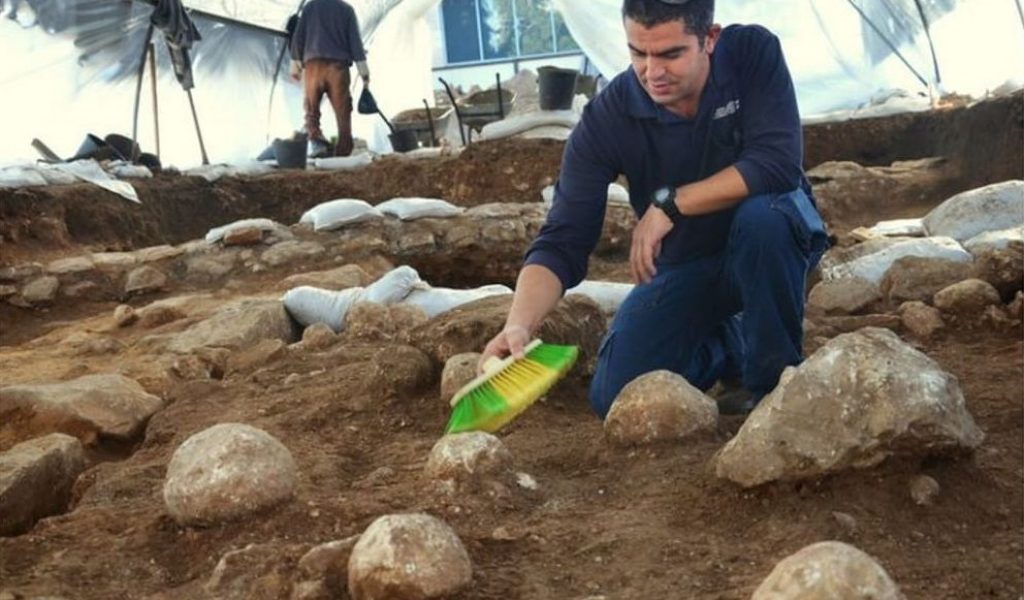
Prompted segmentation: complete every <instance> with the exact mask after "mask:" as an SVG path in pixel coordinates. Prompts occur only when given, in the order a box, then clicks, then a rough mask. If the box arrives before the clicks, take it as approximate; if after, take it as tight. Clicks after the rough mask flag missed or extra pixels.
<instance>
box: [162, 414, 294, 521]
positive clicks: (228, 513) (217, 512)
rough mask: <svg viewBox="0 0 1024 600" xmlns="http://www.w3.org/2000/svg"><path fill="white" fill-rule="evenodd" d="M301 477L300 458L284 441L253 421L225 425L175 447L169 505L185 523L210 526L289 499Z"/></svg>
mask: <svg viewBox="0 0 1024 600" xmlns="http://www.w3.org/2000/svg"><path fill="white" fill-rule="evenodd" d="M296 479H297V475H296V466H295V460H294V459H293V458H292V455H291V452H289V451H288V449H287V448H285V447H284V445H283V444H281V442H279V441H278V440H277V439H275V438H274V437H273V436H271V435H270V434H268V433H267V432H265V431H263V430H261V429H257V428H255V427H251V426H249V425H244V424H240V423H222V424H220V425H214V426H213V427H210V428H209V429H205V430H203V431H201V432H199V433H196V434H194V435H192V436H191V437H189V438H188V439H187V440H185V442H184V443H183V444H182V445H181V446H179V447H178V449H177V450H175V451H174V455H173V456H171V461H170V464H168V466H167V477H166V479H165V480H164V488H163V497H164V504H165V505H166V507H167V511H168V513H170V515H171V517H173V518H174V520H175V521H177V522H178V523H180V524H182V525H211V524H215V523H220V522H224V521H231V520H235V519H240V518H243V517H247V516H250V515H253V514H255V513H258V512H260V511H262V510H266V509H269V508H271V507H274V506H277V505H279V504H281V503H283V502H286V501H288V500H290V499H291V498H292V496H293V495H294V493H295V484H296Z"/></svg>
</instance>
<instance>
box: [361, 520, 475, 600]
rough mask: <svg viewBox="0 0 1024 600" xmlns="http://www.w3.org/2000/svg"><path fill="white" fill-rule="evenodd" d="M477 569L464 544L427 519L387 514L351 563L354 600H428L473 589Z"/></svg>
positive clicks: (437, 522)
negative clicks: (470, 587)
mask: <svg viewBox="0 0 1024 600" xmlns="http://www.w3.org/2000/svg"><path fill="white" fill-rule="evenodd" d="M472 579H473V566H472V564H471V563H470V561H469V554H467V553H466V549H465V547H464V546H463V545H462V541H461V540H459V538H458V536H456V535H455V532H454V531H452V529H451V528H450V527H449V526H448V525H447V524H445V523H444V522H442V521H440V520H439V519H437V518H435V517H432V516H430V515H425V514H401V515H385V516H383V517H380V518H378V519H377V520H376V521H374V522H373V523H371V524H370V526H369V527H367V528H366V531H364V532H363V534H362V535H361V536H360V537H359V541H358V542H357V543H356V545H355V547H354V548H353V549H352V556H351V558H350V559H349V561H348V592H349V594H351V596H352V598H353V600H427V599H432V598H444V597H447V596H452V595H454V594H455V593H457V592H459V591H460V590H462V589H464V588H466V587H467V586H469V584H470V583H471V582H472Z"/></svg>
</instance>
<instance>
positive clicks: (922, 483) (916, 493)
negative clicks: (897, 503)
mask: <svg viewBox="0 0 1024 600" xmlns="http://www.w3.org/2000/svg"><path fill="white" fill-rule="evenodd" d="M907 487H908V488H909V489H910V497H911V498H912V499H913V500H914V504H917V505H918V506H927V505H929V504H932V503H934V502H935V498H936V497H938V495H939V490H940V488H939V482H938V481H935V480H934V479H932V478H931V477H929V476H927V475H918V476H916V477H914V478H913V479H911V480H910V484H909V485H908V486H907Z"/></svg>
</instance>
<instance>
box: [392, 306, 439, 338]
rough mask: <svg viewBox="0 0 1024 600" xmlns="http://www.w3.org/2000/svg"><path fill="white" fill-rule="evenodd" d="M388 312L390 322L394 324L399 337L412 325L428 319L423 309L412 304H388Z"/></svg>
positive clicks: (414, 325) (422, 322)
mask: <svg viewBox="0 0 1024 600" xmlns="http://www.w3.org/2000/svg"><path fill="white" fill-rule="evenodd" d="M388 313H389V314H390V315H391V322H392V323H394V324H395V329H396V330H397V334H398V336H399V338H402V337H403V335H404V334H405V333H406V332H408V331H409V330H410V329H412V328H413V327H417V326H419V325H422V324H424V323H426V322H427V321H429V320H430V317H429V316H427V312H426V311H425V310H423V309H422V308H420V307H419V306H413V305H412V304H405V303H399V304H389V305H388Z"/></svg>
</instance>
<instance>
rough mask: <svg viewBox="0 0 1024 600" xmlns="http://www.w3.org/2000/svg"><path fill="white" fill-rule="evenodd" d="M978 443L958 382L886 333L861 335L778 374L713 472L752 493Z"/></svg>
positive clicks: (875, 331) (834, 342) (843, 338)
mask: <svg viewBox="0 0 1024 600" xmlns="http://www.w3.org/2000/svg"><path fill="white" fill-rule="evenodd" d="M983 439H984V434H983V433H982V431H981V430H980V429H979V428H978V426H977V425H976V424H975V422H974V419H973V418H972V416H971V414H970V413H969V412H968V411H967V407H966V403H965V401H964V396H963V393H962V392H961V390H960V385H959V382H958V381H957V379H956V377H954V376H953V375H950V374H949V373H946V372H945V371H943V370H942V369H941V368H940V367H939V365H938V364H937V363H935V361H933V360H932V359H931V358H929V357H928V356H926V355H924V354H922V353H921V352H919V351H917V350H915V349H914V348H912V347H910V346H909V345H907V344H906V343H905V342H903V341H902V340H900V339H899V337H898V336H896V334H894V333H892V332H891V331H888V330H885V329H876V328H866V329H862V330H861V331H858V332H856V333H849V334H844V335H840V336H838V337H836V338H834V339H832V340H830V341H829V342H828V343H827V344H825V345H824V346H823V347H822V348H820V349H819V350H818V351H817V352H815V353H814V354H813V355H811V356H810V357H809V358H808V359H807V360H805V361H804V362H803V364H801V365H800V366H799V367H796V368H793V367H789V368H787V369H786V370H785V371H783V373H782V377H781V379H780V381H779V384H778V386H777V387H776V388H775V390H773V391H772V392H771V393H770V394H768V395H767V396H765V398H764V399H763V400H762V401H761V403H760V404H759V405H758V406H757V408H755V409H754V411H753V412H752V413H750V415H749V416H748V417H747V420H746V422H745V423H744V424H743V426H742V427H741V428H740V430H739V432H738V433H737V434H736V435H735V436H734V437H733V438H732V439H731V440H729V442H728V443H727V444H726V445H725V446H724V447H723V448H722V450H721V451H720V452H719V453H718V456H717V457H716V459H715V472H716V474H717V475H718V477H721V478H724V479H728V480H730V481H733V482H735V483H737V484H739V485H741V486H743V487H753V486H756V485H761V484H764V483H768V482H770V481H778V480H789V481H795V480H806V479H817V478H821V477H823V476H825V475H826V474H829V473H836V472H840V471H843V470H846V469H854V468H869V467H872V466H874V465H877V464H879V463H881V462H882V461H884V460H885V459H887V458H888V457H890V456H904V457H923V456H933V455H950V454H958V453H965V452H969V451H972V450H973V449H975V448H977V447H978V446H979V445H980V444H981V442H982V440H983Z"/></svg>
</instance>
